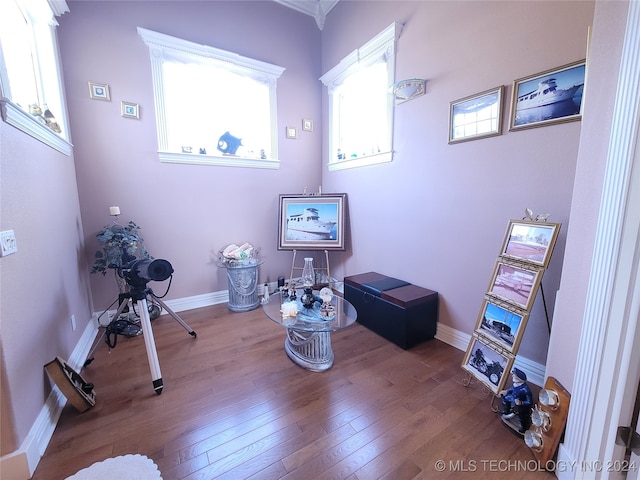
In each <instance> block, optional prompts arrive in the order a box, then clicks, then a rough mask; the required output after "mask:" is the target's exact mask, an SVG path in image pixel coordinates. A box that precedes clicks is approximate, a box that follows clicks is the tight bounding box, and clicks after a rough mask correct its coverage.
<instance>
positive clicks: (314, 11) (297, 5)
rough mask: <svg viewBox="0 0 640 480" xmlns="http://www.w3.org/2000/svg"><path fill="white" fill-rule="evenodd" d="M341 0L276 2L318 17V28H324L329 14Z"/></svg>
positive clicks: (286, 0)
mask: <svg viewBox="0 0 640 480" xmlns="http://www.w3.org/2000/svg"><path fill="white" fill-rule="evenodd" d="M338 1H339V0H274V2H277V3H279V4H280V5H284V6H285V7H289V8H292V9H294V10H296V11H298V12H300V13H304V14H305V15H311V16H312V17H313V18H315V19H316V24H317V25H318V28H319V29H320V30H322V29H323V28H324V22H325V20H326V18H327V14H328V13H329V12H330V11H331V9H332V8H333V7H335V6H336V5H337V3H338Z"/></svg>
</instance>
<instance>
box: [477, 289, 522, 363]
mask: <svg viewBox="0 0 640 480" xmlns="http://www.w3.org/2000/svg"><path fill="white" fill-rule="evenodd" d="M528 319H529V314H528V313H527V312H524V311H521V310H517V309H516V308H514V307H512V306H510V305H508V304H507V303H504V302H499V301H496V300H495V299H491V298H485V299H484V301H483V302H482V308H481V310H480V314H479V315H478V321H477V323H476V329H475V331H476V333H478V334H479V335H484V336H486V337H487V338H489V339H490V340H491V341H492V342H497V343H499V344H500V345H501V346H502V347H504V348H505V349H506V350H508V351H509V352H511V353H515V352H517V351H518V347H519V346H520V341H521V340H522V335H523V334H524V329H525V326H526V325H527V320H528Z"/></svg>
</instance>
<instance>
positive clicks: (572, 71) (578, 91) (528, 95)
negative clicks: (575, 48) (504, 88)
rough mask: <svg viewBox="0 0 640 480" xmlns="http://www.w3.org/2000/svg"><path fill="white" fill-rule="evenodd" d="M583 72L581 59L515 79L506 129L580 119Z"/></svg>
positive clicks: (583, 67)
mask: <svg viewBox="0 0 640 480" xmlns="http://www.w3.org/2000/svg"><path fill="white" fill-rule="evenodd" d="M585 72H586V61H585V60H580V61H578V62H574V63H570V64H568V65H564V66H562V67H559V68H555V69H552V70H546V71H544V72H541V73H537V74H535V75H531V76H529V77H523V78H519V79H517V80H515V81H514V82H513V89H512V92H513V94H512V98H511V121H510V127H509V130H520V129H523V128H532V127H543V126H545V125H551V124H555V123H561V122H571V121H574V120H580V119H581V118H582V103H583V102H582V98H583V92H584V82H585Z"/></svg>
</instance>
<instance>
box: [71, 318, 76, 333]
mask: <svg viewBox="0 0 640 480" xmlns="http://www.w3.org/2000/svg"><path fill="white" fill-rule="evenodd" d="M71 331H73V332H75V331H76V316H75V315H71Z"/></svg>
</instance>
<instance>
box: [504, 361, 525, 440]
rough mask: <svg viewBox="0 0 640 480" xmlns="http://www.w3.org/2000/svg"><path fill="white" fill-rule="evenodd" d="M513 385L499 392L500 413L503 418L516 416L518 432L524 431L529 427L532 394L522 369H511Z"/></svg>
mask: <svg viewBox="0 0 640 480" xmlns="http://www.w3.org/2000/svg"><path fill="white" fill-rule="evenodd" d="M511 375H512V377H511V379H512V381H513V386H512V387H511V388H508V389H506V390H502V391H500V392H499V394H500V398H501V400H502V408H501V409H500V413H501V414H502V418H503V419H504V420H508V419H511V418H513V417H515V416H516V415H517V416H518V420H520V428H519V429H518V432H520V433H524V432H526V431H527V430H529V427H531V409H532V408H533V395H532V393H531V388H529V385H528V384H527V375H526V373H524V372H523V371H522V370H520V369H518V368H514V369H513V370H512V371H511Z"/></svg>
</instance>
